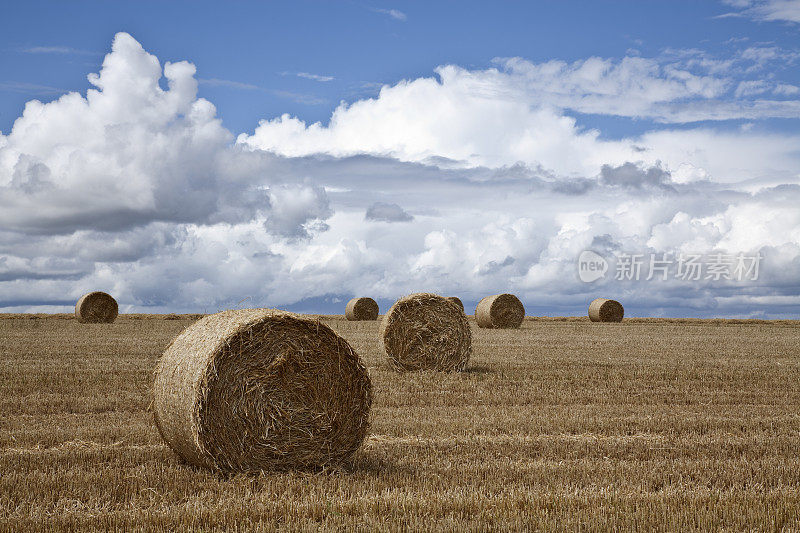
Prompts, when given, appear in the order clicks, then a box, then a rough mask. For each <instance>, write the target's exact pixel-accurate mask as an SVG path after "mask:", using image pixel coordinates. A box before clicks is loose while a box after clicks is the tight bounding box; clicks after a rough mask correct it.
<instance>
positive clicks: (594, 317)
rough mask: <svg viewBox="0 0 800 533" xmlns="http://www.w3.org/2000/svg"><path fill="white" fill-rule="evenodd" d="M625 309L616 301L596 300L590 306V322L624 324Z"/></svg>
mask: <svg viewBox="0 0 800 533" xmlns="http://www.w3.org/2000/svg"><path fill="white" fill-rule="evenodd" d="M624 315H625V309H623V307H622V304H621V303H619V302H618V301H616V300H608V299H606V298H595V299H594V300H592V303H590V304H589V320H591V321H592V322H622V317H623V316H624Z"/></svg>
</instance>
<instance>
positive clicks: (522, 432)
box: [0, 315, 800, 531]
mask: <svg viewBox="0 0 800 533" xmlns="http://www.w3.org/2000/svg"><path fill="white" fill-rule="evenodd" d="M169 318H173V319H172V320H168V319H165V318H164V317H162V316H156V315H123V316H121V317H120V318H119V319H118V320H117V322H115V323H114V324H111V325H97V324H78V323H76V322H75V321H74V320H72V319H69V318H68V317H67V315H55V316H43V315H41V316H39V317H38V318H34V317H32V316H25V315H15V316H9V315H6V316H4V317H2V318H0V530H4V531H5V530H10V531H18V530H48V531H54V530H76V531H84V530H91V529H119V530H176V531H177V530H186V529H203V530H209V529H225V530H234V531H235V530H239V531H250V530H254V529H262V530H271V529H287V530H293V531H296V530H317V529H328V528H348V529H361V530H374V529H385V530H398V529H413V530H446V531H452V530H524V529H536V528H539V529H552V530H562V529H570V530H575V529H585V530H596V529H609V528H618V529H639V530H645V529H662V530H672V531H674V530H691V529H697V530H707V529H717V528H724V529H726V530H733V531H735V530H748V529H757V530H780V529H782V528H783V529H788V530H793V529H795V530H797V529H798V528H800V322H792V321H781V322H755V321H723V320H711V321H707V320H706V321H700V320H666V319H665V320H658V319H649V320H647V319H641V320H636V319H633V320H630V319H628V320H626V321H625V322H624V323H622V324H592V323H589V322H588V320H586V319H567V320H558V319H527V320H526V321H525V322H524V324H523V327H522V329H520V330H512V331H502V330H480V329H478V328H477V327H475V325H474V323H473V324H472V327H473V330H472V333H473V342H474V355H473V357H472V360H471V362H470V365H469V367H468V371H467V372H464V373H459V374H437V373H417V374H398V373H396V372H394V371H392V370H390V368H389V366H388V364H387V363H386V361H385V360H384V357H383V355H382V354H381V352H380V344H379V340H378V325H379V323H378V322H368V323H363V322H362V323H351V322H346V321H345V320H344V319H343V318H342V317H321V319H322V320H323V321H324V322H326V323H327V324H329V325H330V326H332V327H333V329H334V330H336V331H337V332H338V333H339V334H341V335H342V336H344V337H345V338H346V339H348V340H349V341H350V343H351V344H352V345H353V347H354V348H355V349H356V350H357V351H358V352H359V354H361V356H362V358H363V359H364V360H365V362H366V364H367V366H368V367H369V370H370V374H371V376H372V380H373V384H374V388H375V402H374V406H373V411H372V434H371V436H370V437H369V438H368V440H367V442H366V445H365V446H364V448H363V449H362V451H361V452H359V454H358V455H357V456H356V458H355V460H354V461H353V463H352V464H350V465H347V466H346V467H345V468H342V469H340V470H334V471H324V472H295V473H289V474H272V473H265V474H262V475H259V476H236V477H233V478H229V479H223V478H221V477H219V476H217V475H214V474H210V473H207V472H204V471H199V470H195V469H193V468H190V467H187V466H184V465H182V464H180V463H179V461H178V460H177V459H176V457H175V456H174V455H173V454H172V452H171V451H170V450H169V449H168V448H167V447H166V445H164V444H163V443H162V441H161V439H160V437H159V435H158V432H157V430H156V429H155V426H154V424H153V421H152V416H151V413H150V412H149V411H148V405H149V403H150V383H151V373H152V369H153V367H154V365H155V362H156V359H157V358H158V356H159V355H160V353H161V352H162V350H163V349H164V348H165V347H166V346H167V345H168V344H169V342H170V340H171V339H172V338H173V337H174V336H175V335H176V334H178V333H179V332H180V331H181V330H183V328H185V327H186V326H187V325H188V324H190V323H191V321H192V319H191V318H186V317H175V316H172V317H169ZM175 318H177V319H175Z"/></svg>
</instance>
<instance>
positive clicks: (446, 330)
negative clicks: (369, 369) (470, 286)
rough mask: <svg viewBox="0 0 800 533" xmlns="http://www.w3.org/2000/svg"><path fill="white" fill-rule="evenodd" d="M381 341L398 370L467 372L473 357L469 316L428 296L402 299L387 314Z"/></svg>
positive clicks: (438, 298) (436, 298)
mask: <svg viewBox="0 0 800 533" xmlns="http://www.w3.org/2000/svg"><path fill="white" fill-rule="evenodd" d="M381 340H382V341H383V348H384V351H385V352H386V355H387V356H388V358H389V363H390V364H391V365H392V367H394V368H395V369H396V370H401V371H405V370H440V371H453V370H456V371H459V370H463V369H464V368H465V367H466V366H467V363H468V362H469V357H470V355H471V354H472V334H471V333H470V329H469V322H467V317H466V316H465V315H464V313H463V312H461V311H460V310H459V309H458V308H457V307H456V306H455V305H454V304H453V303H452V302H451V301H449V300H448V299H447V298H444V297H442V296H438V295H436V294H428V293H418V294H411V295H409V296H405V297H403V298H400V299H399V300H397V302H395V304H394V305H393V306H392V307H391V309H389V311H388V312H387V313H386V315H384V317H383V322H382V323H381Z"/></svg>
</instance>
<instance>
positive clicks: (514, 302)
mask: <svg viewBox="0 0 800 533" xmlns="http://www.w3.org/2000/svg"><path fill="white" fill-rule="evenodd" d="M524 319H525V307H524V306H523V305H522V302H520V301H519V298H517V297H516V296H514V295H513V294H495V295H494V296H487V297H485V298H484V299H482V300H481V301H480V302H479V303H478V307H477V308H476V309H475V321H476V322H478V326H479V327H482V328H518V327H520V325H521V324H522V321H523V320H524Z"/></svg>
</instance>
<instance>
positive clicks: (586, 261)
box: [578, 250, 608, 283]
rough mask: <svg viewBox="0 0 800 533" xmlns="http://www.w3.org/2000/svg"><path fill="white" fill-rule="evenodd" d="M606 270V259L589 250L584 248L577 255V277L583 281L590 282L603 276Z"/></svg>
mask: <svg viewBox="0 0 800 533" xmlns="http://www.w3.org/2000/svg"><path fill="white" fill-rule="evenodd" d="M606 272H608V261H606V260H605V258H604V257H603V256H602V255H600V254H598V253H596V252H593V251H591V250H584V251H582V252H581V255H580V256H578V277H579V278H580V279H581V281H582V282H584V283H591V282H593V281H597V280H598V279H600V278H602V277H605V275H606Z"/></svg>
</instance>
